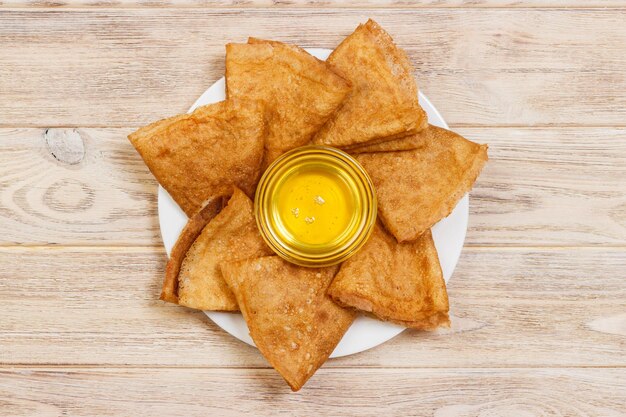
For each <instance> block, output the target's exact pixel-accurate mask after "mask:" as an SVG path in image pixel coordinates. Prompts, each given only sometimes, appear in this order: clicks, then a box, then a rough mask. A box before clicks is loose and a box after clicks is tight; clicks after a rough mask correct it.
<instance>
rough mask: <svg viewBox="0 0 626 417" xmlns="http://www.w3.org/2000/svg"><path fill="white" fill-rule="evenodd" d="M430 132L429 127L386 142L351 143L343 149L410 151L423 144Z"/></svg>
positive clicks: (351, 150) (358, 151) (365, 151)
mask: <svg viewBox="0 0 626 417" xmlns="http://www.w3.org/2000/svg"><path fill="white" fill-rule="evenodd" d="M430 132H431V131H430V130H429V129H424V130H422V131H420V132H418V133H416V134H413V135H409V136H405V137H403V138H400V139H393V140H389V141H387V142H380V143H374V144H371V145H370V144H367V143H366V144H362V145H353V146H349V147H346V148H344V150H345V151H346V152H349V153H352V154H356V153H372V152H397V151H410V150H412V149H419V148H421V147H422V146H424V145H425V144H426V142H427V141H428V140H429V137H430Z"/></svg>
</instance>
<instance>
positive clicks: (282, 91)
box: [226, 39, 350, 166]
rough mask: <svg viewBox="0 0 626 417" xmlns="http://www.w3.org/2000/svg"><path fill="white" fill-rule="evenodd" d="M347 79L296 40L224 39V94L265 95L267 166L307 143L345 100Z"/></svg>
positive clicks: (255, 97) (260, 98)
mask: <svg viewBox="0 0 626 417" xmlns="http://www.w3.org/2000/svg"><path fill="white" fill-rule="evenodd" d="M349 91H350V85H349V83H348V82H347V81H346V80H344V79H343V78H342V77H340V76H339V75H337V73H335V72H334V71H333V70H332V68H331V66H330V65H328V64H327V63H326V62H324V61H320V60H319V59H317V58H315V57H314V56H312V55H310V54H309V53H307V52H306V51H304V50H303V49H301V48H298V47H296V46H292V45H287V44H284V43H281V42H275V41H264V40H260V39H250V41H249V43H247V44H233V43H231V44H227V45H226V94H227V95H228V97H229V98H231V97H233V98H237V97H247V98H252V99H258V100H262V101H264V102H265V104H266V108H267V121H268V130H269V132H268V137H267V140H266V142H265V148H266V155H265V162H264V166H267V165H268V164H269V163H271V162H272V161H273V160H274V159H276V157H278V156H279V155H281V154H282V153H284V152H286V151H288V150H290V149H293V148H296V147H298V146H302V145H306V144H308V143H309V142H310V141H311V138H312V137H313V135H314V134H315V132H317V131H318V130H319V128H320V127H321V126H322V125H323V124H324V123H325V122H326V120H328V118H329V117H331V116H332V114H333V113H334V112H335V111H336V110H337V108H338V107H339V106H340V105H341V103H342V102H343V100H344V98H345V97H346V95H347V94H348V92H349Z"/></svg>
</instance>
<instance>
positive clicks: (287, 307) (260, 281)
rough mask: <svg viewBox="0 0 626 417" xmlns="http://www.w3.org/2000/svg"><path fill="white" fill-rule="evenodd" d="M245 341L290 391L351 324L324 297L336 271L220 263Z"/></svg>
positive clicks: (268, 261)
mask: <svg viewBox="0 0 626 417" xmlns="http://www.w3.org/2000/svg"><path fill="white" fill-rule="evenodd" d="M221 266H222V273H223V275H224V279H225V280H226V282H227V283H228V285H229V286H230V288H231V289H232V290H233V292H234V293H235V296H236V297H237V302H238V303H239V308H240V309H241V313H242V314H243V317H244V319H245V320H246V323H247V324H248V329H249V330H250V336H251V337H252V340H254V343H255V344H256V346H257V347H258V348H259V350H260V351H261V353H262V354H263V356H265V358H266V359H267V361H268V362H269V363H270V364H271V365H272V366H273V367H274V368H275V369H276V370H277V371H278V373H280V375H281V376H282V377H283V378H284V379H285V381H287V383H288V384H289V386H290V387H291V389H292V390H293V391H298V390H299V389H300V388H301V387H302V386H303V385H304V383H305V382H306V381H307V380H308V379H309V378H310V377H311V376H312V375H313V374H314V373H315V371H317V369H318V368H319V367H320V366H322V364H323V363H324V362H325V361H326V359H328V356H329V355H330V354H331V353H332V351H333V350H334V349H335V346H337V344H338V343H339V341H340V340H341V338H342V336H343V335H344V333H345V332H346V331H347V330H348V328H349V327H350V324H351V323H352V321H353V320H354V313H353V312H352V311H349V310H346V309H343V308H342V307H339V306H338V305H337V304H335V303H334V302H333V301H332V300H331V299H330V298H329V297H328V296H327V295H326V290H327V289H328V286H329V285H330V282H331V281H332V279H333V277H334V276H335V273H336V272H337V268H336V267H329V268H305V267H301V266H296V265H293V264H290V263H289V262H287V261H285V260H283V259H281V258H279V257H278V256H268V257H264V258H257V259H250V260H246V261H242V262H226V263H222V264H221Z"/></svg>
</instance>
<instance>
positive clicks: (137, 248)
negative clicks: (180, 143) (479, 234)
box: [0, 243, 626, 252]
mask: <svg viewBox="0 0 626 417" xmlns="http://www.w3.org/2000/svg"><path fill="white" fill-rule="evenodd" d="M129 249H130V250H133V251H134V252H144V251H146V250H153V249H162V250H163V252H165V248H164V247H163V245H162V244H154V245H132V244H131V245H98V244H80V245H65V244H50V245H41V244H32V245H31V244H27V243H26V244H6V243H4V244H2V243H0V250H8V251H11V250H16V251H20V250H21V251H31V250H32V251H37V250H41V251H49V250H66V251H67V250H70V251H71V250H78V251H85V252H95V251H102V250H106V251H111V252H115V251H128V250H129ZM466 250H467V251H472V252H483V251H488V252H493V251H500V250H502V251H559V250H564V251H569V250H581V251H606V250H614V251H623V250H626V245H610V244H609V245H571V246H567V245H554V246H550V245H537V246H529V245H502V244H498V245H493V246H491V245H471V244H469V245H465V246H463V251H466Z"/></svg>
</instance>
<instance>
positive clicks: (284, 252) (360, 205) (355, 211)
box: [255, 146, 376, 267]
mask: <svg viewBox="0 0 626 417" xmlns="http://www.w3.org/2000/svg"><path fill="white" fill-rule="evenodd" d="M255 215H256V219H257V224H258V226H259V230H260V231H261V235H262V236H263V238H264V239H265V241H266V242H267V244H268V245H269V246H270V247H271V248H272V249H273V250H274V251H275V252H276V253H277V254H278V255H280V256H282V257H283V258H284V259H286V260H288V261H290V262H293V263H295V264H298V265H304V266H310V267H314V266H329V265H333V264H337V263H339V262H342V261H343V260H345V259H347V258H348V257H349V256H351V255H352V254H354V253H355V252H356V251H357V250H358V249H359V248H360V247H361V246H362V245H363V244H364V243H365V241H366V240H367V238H368V237H369V234H370V232H371V230H372V227H373V225H374V222H375V220H376V196H375V193H374V188H373V186H372V182H371V180H370V178H369V176H368V175H367V173H366V172H365V171H364V170H363V168H362V167H361V166H360V165H359V163H358V162H357V161H356V160H354V159H353V158H352V157H351V156H349V155H348V154H346V153H345V152H343V151H340V150H338V149H334V148H329V147H324V146H305V147H301V148H297V149H294V150H292V151H290V152H288V153H286V154H284V155H283V156H281V157H280V158H279V159H277V160H276V161H275V162H274V163H273V164H272V165H271V166H270V167H269V168H268V169H267V171H266V172H265V174H264V175H263V177H262V178H261V181H260V182H259V186H258V188H257V193H256V197H255Z"/></svg>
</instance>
